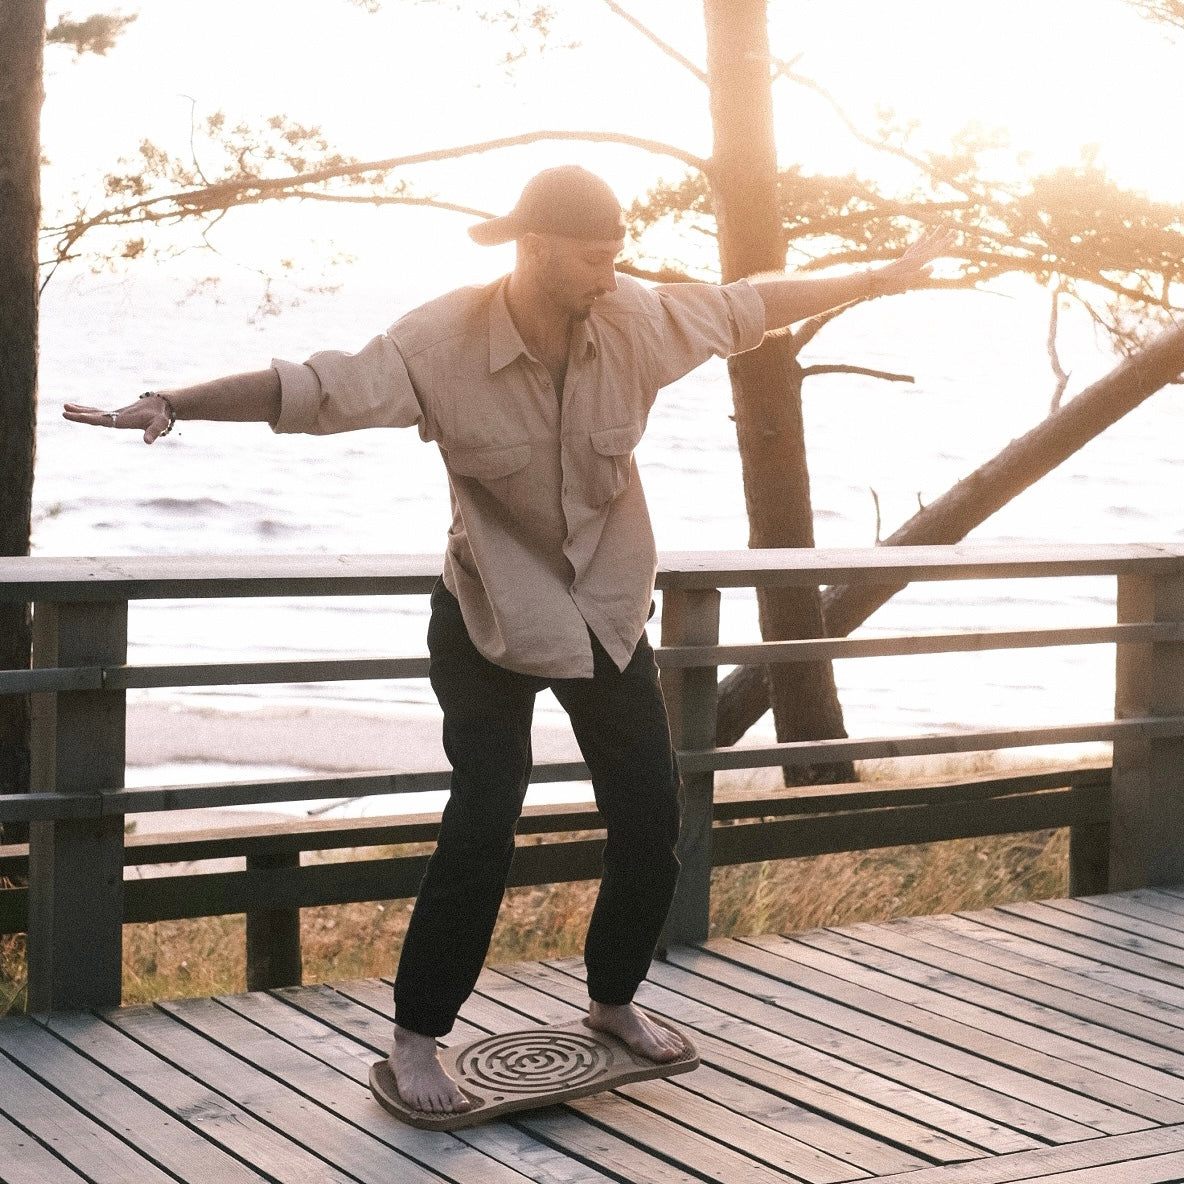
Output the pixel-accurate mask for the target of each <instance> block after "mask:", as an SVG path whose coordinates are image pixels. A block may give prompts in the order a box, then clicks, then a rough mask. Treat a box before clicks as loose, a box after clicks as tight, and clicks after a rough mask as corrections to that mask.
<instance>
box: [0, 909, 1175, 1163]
mask: <svg viewBox="0 0 1184 1184" xmlns="http://www.w3.org/2000/svg"><path fill="white" fill-rule="evenodd" d="M581 971H582V966H581V964H580V963H579V962H578V961H574V960H572V961H562V962H555V963H546V964H537V963H530V964H521V965H514V966H504V967H498V968H495V969H490V970H487V971H486V973H485V974H484V976H483V978H482V980H481V983H480V986H479V990H478V993H477V994H476V995H475V996H474V997H473V998H472V999H471V1000H470V1001H469V1003H468V1005H467V1006H466V1007H465V1009H464V1011H463V1012H462V1022H461V1023H459V1024H458V1025H457V1027H456V1029H455V1030H454V1032H453V1033H452V1035H451V1037H450V1038H449V1039H450V1040H455V1041H466V1040H471V1039H474V1038H476V1037H478V1036H480V1035H482V1034H484V1033H491V1032H503V1031H508V1030H514V1029H518V1028H523V1027H528V1026H530V1025H531V1024H534V1023H562V1022H564V1021H567V1020H570V1019H574V1018H576V1017H578V1016H579V1015H580V1014H581V1004H582V1002H583V984H582V982H581V978H580V975H581ZM639 999H640V1002H642V1003H643V1004H644V1005H645V1006H646V1007H647V1008H649V1009H651V1010H652V1011H654V1012H656V1013H658V1014H660V1015H663V1016H666V1017H668V1018H669V1019H671V1020H674V1021H676V1022H677V1023H679V1024H682V1025H684V1026H685V1027H687V1028H688V1029H689V1030H690V1031H691V1033H692V1035H693V1037H694V1039H695V1040H696V1042H697V1044H698V1047H699V1052H700V1055H701V1057H702V1062H703V1063H702V1066H701V1067H700V1068H699V1069H698V1070H696V1071H695V1072H693V1073H690V1074H687V1075H685V1076H680V1077H675V1078H671V1079H670V1080H666V1081H650V1082H643V1083H639V1084H636V1085H628V1086H624V1087H622V1088H620V1089H618V1090H616V1091H614V1092H612V1093H608V1094H601V1095H598V1096H595V1097H591V1098H585V1099H581V1100H579V1101H574V1102H571V1103H568V1104H567V1105H564V1106H555V1107H551V1108H548V1109H542V1110H537V1111H533V1112H530V1113H523V1114H519V1115H515V1116H513V1117H512V1118H511V1119H510V1120H508V1121H502V1122H494V1123H491V1124H489V1125H486V1126H478V1127H474V1128H471V1129H468V1130H463V1131H458V1132H455V1133H452V1134H445V1133H433V1132H427V1131H419V1130H414V1129H412V1128H410V1127H407V1126H404V1125H402V1124H400V1123H399V1122H397V1121H396V1120H395V1119H393V1118H391V1117H389V1116H388V1115H387V1114H386V1113H385V1112H383V1111H382V1110H380V1109H379V1108H378V1106H377V1105H375V1103H374V1102H373V1101H372V1099H371V1098H370V1096H369V1093H368V1090H367V1085H366V1080H367V1072H368V1069H369V1065H370V1063H371V1062H372V1061H373V1060H374V1059H375V1058H376V1056H378V1055H382V1054H384V1053H385V1051H386V1049H387V1046H388V1041H389V1037H390V1027H391V1016H392V1004H391V992H390V987H389V985H388V984H387V983H385V982H382V981H377V980H368V981H359V982H352V983H341V984H336V985H333V986H306V987H298V988H291V989H284V990H278V991H274V992H271V993H265V992H256V993H252V994H246V995H239V996H233V997H226V998H220V999H217V1000H209V999H193V1000H185V1001H179V1002H174V1003H161V1004H158V1005H156V1006H151V1007H128V1008H123V1009H120V1010H117V1011H110V1012H105V1013H102V1014H90V1013H55V1014H52V1015H49V1016H43V1017H39V1018H37V1019H25V1018H17V1017H12V1018H8V1019H5V1020H0V1053H2V1054H3V1055H0V1178H2V1179H3V1181H5V1184H31V1182H33V1181H36V1182H38V1184H59V1182H61V1184H64V1182H67V1181H69V1182H76V1181H93V1182H116V1181H118V1182H119V1184H128V1182H132V1181H134V1182H135V1184H154V1182H157V1181H160V1182H164V1181H187V1182H188V1181H193V1182H195V1184H236V1182H238V1181H262V1180H266V1181H285V1182H288V1181H292V1182H296V1181H301V1182H304V1181H307V1182H309V1184H311V1182H314V1181H315V1182H316V1184H335V1182H342V1184H344V1182H346V1181H375V1182H377V1181H382V1182H383V1184H390V1182H392V1181H395V1182H397V1184H419V1182H424V1184H426V1182H428V1181H442V1180H444V1181H452V1182H454V1184H525V1182H527V1181H537V1182H546V1184H607V1182H608V1181H618V1182H619V1181H627V1182H629V1184H690V1182H698V1181H719V1182H722V1184H773V1182H775V1181H776V1182H778V1184H781V1182H784V1181H786V1180H802V1181H817V1182H826V1181H831V1182H837V1181H846V1180H867V1179H875V1180H880V1181H883V1180H893V1181H897V1180H900V1181H908V1182H909V1184H1004V1182H1007V1181H1020V1180H1025V1181H1044V1182H1046V1184H1049V1182H1053V1181H1055V1182H1056V1184H1070V1182H1072V1184H1103V1182H1104V1184H1136V1182H1137V1184H1166V1182H1168V1181H1180V1180H1184V889H1146V890H1140V891H1136V892H1130V893H1124V894H1119V895H1108V896H1100V897H1092V898H1088V899H1078V900H1068V901H1050V902H1044V903H1039V904H1036V903H1033V904H1017V905H1012V906H1006V907H1003V908H997V909H992V910H989V911H984V912H980V913H974V914H966V915H959V916H945V917H928V918H911V919H908V920H903V921H897V922H892V923H889V924H880V925H858V926H854V927H850V928H845V929H837V930H816V931H812V932H808V933H802V934H797V935H794V936H792V937H789V938H782V937H760V938H752V939H741V940H736V939H732V940H721V941H713V942H710V943H708V944H706V945H705V946H703V947H701V948H700V947H680V948H676V949H673V950H671V951H670V953H669V957H668V959H667V960H665V961H663V962H660V963H656V964H655V966H654V968H653V970H652V973H651V976H650V980H649V981H648V982H647V983H646V985H645V986H644V987H643V989H642V994H641V995H640V996H639Z"/></svg>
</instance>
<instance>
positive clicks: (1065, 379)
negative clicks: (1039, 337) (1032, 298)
mask: <svg viewBox="0 0 1184 1184" xmlns="http://www.w3.org/2000/svg"><path fill="white" fill-rule="evenodd" d="M1064 292H1065V285H1064V281H1063V280H1062V281H1059V282H1058V283H1057V285H1056V287H1055V288H1053V290H1052V298H1051V300H1050V301H1049V310H1048V342H1047V346H1048V361H1049V364H1050V365H1051V366H1052V372H1053V375H1054V376H1055V377H1056V380H1057V384H1056V387H1055V388H1054V389H1053V392H1052V399H1051V401H1050V402H1049V405H1048V411H1049V414H1050V415H1051V414H1052V413H1053V412H1054V411H1055V410H1056V409H1057V408H1058V407H1059V406H1060V405H1061V397H1062V396H1063V395H1064V393H1065V387H1066V386H1068V385H1069V375H1068V374H1067V373H1066V371H1065V368H1064V367H1063V366H1062V365H1061V357H1060V354H1059V353H1058V352H1057V326H1058V324H1059V321H1060V310H1061V296H1062V295H1064Z"/></svg>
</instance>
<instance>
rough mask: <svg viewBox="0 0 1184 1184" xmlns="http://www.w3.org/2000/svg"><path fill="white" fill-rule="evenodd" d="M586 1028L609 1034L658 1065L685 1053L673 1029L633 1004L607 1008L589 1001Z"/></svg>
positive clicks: (680, 1040)
mask: <svg viewBox="0 0 1184 1184" xmlns="http://www.w3.org/2000/svg"><path fill="white" fill-rule="evenodd" d="M588 1027H590V1028H595V1029H596V1030H597V1031H599V1032H609V1033H611V1034H612V1035H613V1036H616V1037H617V1039H618V1040H621V1041H624V1043H625V1044H626V1045H627V1046H628V1047H629V1048H630V1049H631V1050H632V1051H633V1052H635V1053H637V1055H638V1056H642V1057H645V1058H646V1059H647V1060H650V1061H657V1062H658V1063H659V1064H664V1063H665V1062H667V1061H676V1060H678V1058H679V1057H680V1056H682V1055H683V1053H685V1052H686V1045H685V1044H683V1041H682V1037H681V1036H679V1034H678V1033H677V1032H672V1031H671V1030H670V1029H669V1028H666V1027H663V1026H662V1025H661V1024H659V1023H655V1022H654V1021H653V1020H652V1019H650V1017H649V1016H648V1015H646V1014H645V1012H644V1011H642V1010H641V1009H640V1008H639V1007H637V1006H636V1005H635V1004H633V1003H626V1004H624V1005H623V1006H621V1007H610V1006H608V1005H607V1004H604V1003H597V1002H596V1001H595V1000H590V1001H589V1003H588Z"/></svg>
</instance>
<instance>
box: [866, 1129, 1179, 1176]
mask: <svg viewBox="0 0 1184 1184" xmlns="http://www.w3.org/2000/svg"><path fill="white" fill-rule="evenodd" d="M1182 1149H1184V1127H1180V1126H1172V1127H1160V1128H1159V1129H1158V1130H1153V1131H1137V1132H1135V1133H1134V1134H1129V1135H1111V1136H1110V1137H1109V1138H1104V1139H1093V1140H1090V1141H1089V1142H1087V1143H1073V1144H1068V1145H1062V1146H1059V1147H1042V1148H1040V1149H1039V1150H1037V1151H1020V1152H1017V1153H1015V1154H1014V1155H1000V1156H998V1157H996V1158H994V1159H989V1160H977V1161H975V1162H974V1163H967V1164H955V1165H953V1166H945V1167H933V1168H922V1169H921V1170H920V1171H918V1172H905V1173H904V1174H902V1175H896V1176H881V1177H880V1178H879V1179H878V1180H877V1181H876V1184H1015V1182H1018V1181H1021V1180H1023V1181H1030V1182H1031V1184H1050V1182H1051V1181H1055V1180H1058V1179H1061V1180H1063V1179H1064V1176H1065V1174H1066V1173H1069V1172H1082V1171H1085V1170H1088V1169H1100V1174H1099V1175H1097V1176H1095V1178H1094V1179H1093V1180H1091V1181H1090V1184H1126V1177H1125V1176H1122V1175H1120V1174H1119V1173H1120V1172H1122V1171H1124V1170H1125V1168H1126V1167H1128V1166H1130V1165H1132V1164H1138V1163H1140V1162H1141V1161H1143V1160H1146V1159H1148V1158H1154V1157H1156V1156H1166V1155H1172V1154H1175V1153H1176V1152H1178V1151H1180V1150H1182ZM1120 1165H1121V1166H1120ZM1070 1178H1071V1177H1070ZM1153 1180H1155V1181H1156V1184H1171V1182H1172V1181H1173V1180H1174V1177H1172V1176H1170V1175H1169V1176H1159V1177H1153ZM1146 1184H1151V1182H1150V1181H1148V1182H1146Z"/></svg>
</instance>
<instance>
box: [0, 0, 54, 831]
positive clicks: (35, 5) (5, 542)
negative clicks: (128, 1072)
mask: <svg viewBox="0 0 1184 1184" xmlns="http://www.w3.org/2000/svg"><path fill="white" fill-rule="evenodd" d="M44 43H45V0H4V3H3V4H2V5H0V555H27V554H28V552H29V537H30V534H31V530H32V498H33V447H34V428H35V424H36V397H37V230H38V222H39V219H40V214H41V187H40V173H41V146H40V141H41V135H40V123H41V100H42V77H41V64H42V56H43V49H44ZM31 646H32V639H31V620H30V615H29V609H28V606H26V605H0V669H12V668H17V669H19V668H21V667H27V666H28V665H29V655H30V650H31ZM28 782H29V704H28V700H27V698H25V697H24V696H19V695H5V696H0V793H20V792H24V791H27V789H28ZM8 837H10V838H13V837H18V836H16V835H14V834H13V832H12V831H11V830H10V831H9V832H8Z"/></svg>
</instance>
